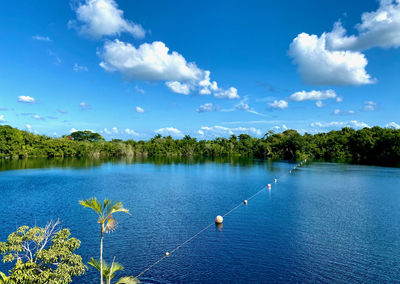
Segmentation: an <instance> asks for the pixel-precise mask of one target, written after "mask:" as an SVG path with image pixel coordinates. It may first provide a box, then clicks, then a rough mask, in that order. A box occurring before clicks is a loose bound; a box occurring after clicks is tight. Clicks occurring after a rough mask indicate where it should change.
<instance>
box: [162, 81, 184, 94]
mask: <svg viewBox="0 0 400 284" xmlns="http://www.w3.org/2000/svg"><path fill="white" fill-rule="evenodd" d="M165 85H167V87H168V88H169V89H170V90H171V91H172V92H174V93H177V94H182V95H189V94H190V85H188V84H185V83H180V82H178V81H168V82H165Z"/></svg>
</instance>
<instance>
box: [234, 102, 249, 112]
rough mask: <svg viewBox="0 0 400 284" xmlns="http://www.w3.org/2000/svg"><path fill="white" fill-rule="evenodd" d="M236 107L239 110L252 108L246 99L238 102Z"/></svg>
mask: <svg viewBox="0 0 400 284" xmlns="http://www.w3.org/2000/svg"><path fill="white" fill-rule="evenodd" d="M235 109H237V110H244V111H250V110H251V108H250V106H249V104H247V103H245V102H244V101H242V102H240V103H239V104H237V105H236V106H235Z"/></svg>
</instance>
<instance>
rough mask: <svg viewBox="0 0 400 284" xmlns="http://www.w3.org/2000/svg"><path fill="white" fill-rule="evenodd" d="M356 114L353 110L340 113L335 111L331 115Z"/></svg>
mask: <svg viewBox="0 0 400 284" xmlns="http://www.w3.org/2000/svg"><path fill="white" fill-rule="evenodd" d="M355 113H356V112H355V111H354V110H348V111H342V110H340V109H335V110H334V111H333V113H332V114H334V115H353V114H355Z"/></svg>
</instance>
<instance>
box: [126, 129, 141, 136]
mask: <svg viewBox="0 0 400 284" xmlns="http://www.w3.org/2000/svg"><path fill="white" fill-rule="evenodd" d="M125 133H126V134H128V135H132V136H139V135H140V134H139V133H137V132H136V131H135V130H133V129H129V128H126V129H125Z"/></svg>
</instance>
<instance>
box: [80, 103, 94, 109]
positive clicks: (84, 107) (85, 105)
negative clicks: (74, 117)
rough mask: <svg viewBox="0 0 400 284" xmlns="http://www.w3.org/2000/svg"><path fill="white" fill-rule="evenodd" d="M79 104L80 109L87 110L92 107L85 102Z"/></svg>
mask: <svg viewBox="0 0 400 284" xmlns="http://www.w3.org/2000/svg"><path fill="white" fill-rule="evenodd" d="M79 106H80V107H81V109H82V110H88V109H91V108H92V106H91V105H90V104H88V103H86V102H81V103H79Z"/></svg>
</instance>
